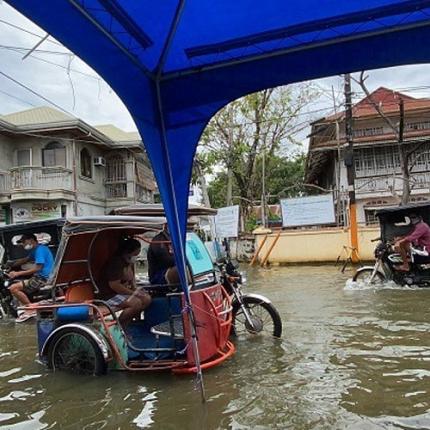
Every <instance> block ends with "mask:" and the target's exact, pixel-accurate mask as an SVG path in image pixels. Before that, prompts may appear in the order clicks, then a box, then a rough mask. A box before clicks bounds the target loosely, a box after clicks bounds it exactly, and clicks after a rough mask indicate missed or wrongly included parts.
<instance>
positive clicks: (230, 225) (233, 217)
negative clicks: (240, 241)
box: [215, 205, 239, 238]
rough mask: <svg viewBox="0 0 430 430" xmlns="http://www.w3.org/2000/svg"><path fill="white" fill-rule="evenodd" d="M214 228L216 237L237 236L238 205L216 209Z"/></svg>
mask: <svg viewBox="0 0 430 430" xmlns="http://www.w3.org/2000/svg"><path fill="white" fill-rule="evenodd" d="M215 230H216V235H217V237H218V238H225V237H238V235H239V206H238V205H236V206H227V207H225V208H220V209H218V213H217V214H216V216H215Z"/></svg>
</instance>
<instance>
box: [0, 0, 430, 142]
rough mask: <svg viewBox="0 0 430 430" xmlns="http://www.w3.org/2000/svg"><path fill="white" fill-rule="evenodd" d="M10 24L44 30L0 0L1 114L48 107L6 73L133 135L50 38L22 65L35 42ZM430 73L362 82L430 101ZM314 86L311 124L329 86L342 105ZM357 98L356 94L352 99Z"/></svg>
mask: <svg viewBox="0 0 430 430" xmlns="http://www.w3.org/2000/svg"><path fill="white" fill-rule="evenodd" d="M5 22H7V23H9V24H6V23H5ZM11 24H12V25H13V26H18V27H22V28H24V29H25V30H27V31H29V32H32V33H36V34H37V35H39V36H40V37H43V36H44V35H45V33H44V32H43V30H41V29H40V28H38V27H37V26H36V25H34V24H33V23H32V22H31V21H29V20H28V19H26V18H24V17H23V16H22V15H20V14H19V13H18V12H16V11H15V10H14V9H12V8H11V7H10V6H9V5H7V4H6V3H4V2H2V1H1V0H0V115H1V114H7V113H11V112H16V111H20V110H24V109H28V108H31V107H33V106H41V105H49V103H47V102H46V101H44V100H42V99H40V98H38V97H37V96H35V95H34V94H31V92H29V91H28V90H26V89H24V88H20V87H19V86H18V85H17V84H15V83H14V82H12V81H11V80H9V79H7V78H6V77H5V76H4V75H2V74H6V75H9V76H10V77H12V78H13V79H16V80H17V81H19V82H21V83H23V84H25V85H26V86H28V87H30V88H32V89H33V90H34V91H36V92H38V93H40V94H41V95H43V96H44V97H46V98H47V99H49V100H50V101H52V102H53V103H55V104H57V105H58V106H61V107H62V108H63V109H64V110H65V111H67V112H69V113H71V114H73V115H74V116H76V117H79V118H81V119H83V120H84V121H86V122H88V123H89V124H92V125H99V124H105V123H112V124H114V125H116V126H117V127H120V128H122V129H124V130H126V131H132V130H135V125H134V123H133V120H132V119H131V117H130V115H129V113H128V111H127V109H126V108H125V106H124V105H123V104H122V102H121V101H120V100H119V98H118V97H117V96H116V95H115V94H114V93H113V91H112V90H111V89H110V88H109V86H108V85H107V84H106V83H105V82H104V81H103V80H102V79H101V78H100V77H98V75H97V74H96V73H95V72H94V71H93V70H92V69H91V68H89V67H88V66H87V65H86V64H84V63H83V62H82V61H80V60H79V58H77V57H75V56H73V55H72V54H71V53H70V52H69V51H68V50H67V49H65V48H64V47H62V46H61V45H59V44H58V42H55V41H54V39H52V38H49V39H48V41H46V42H44V43H43V44H42V45H41V46H40V48H39V50H40V51H38V52H36V53H34V54H32V55H31V56H30V57H28V58H27V59H25V60H22V57H23V56H24V54H25V52H26V51H25V50H22V49H20V48H26V49H29V48H32V47H33V46H34V45H35V44H36V43H37V42H38V41H39V40H40V37H38V36H37V35H32V34H29V33H26V32H24V31H22V30H19V29H18V28H14V27H13V26H11ZM42 51H45V52H42ZM46 51H49V52H46ZM47 62H50V63H47ZM51 63H55V64H51ZM429 72H430V66H428V65H424V66H423V65H420V66H404V67H398V68H392V69H381V70H376V71H372V72H369V79H368V81H367V83H368V86H369V89H370V90H374V89H376V88H377V87H379V86H385V87H388V88H391V89H394V90H399V91H403V92H405V93H407V94H409V95H411V96H413V97H430V83H429V76H430V74H429ZM314 82H315V83H316V85H318V86H319V88H320V89H321V90H322V93H321V96H320V98H319V99H318V100H315V102H314V103H313V104H312V105H310V106H309V107H308V108H307V110H308V111H309V112H311V114H310V116H309V118H310V119H317V118H319V117H322V116H325V115H329V114H331V113H332V111H333V99H332V96H331V92H332V89H331V88H332V86H333V88H334V91H335V95H336V97H337V99H338V102H339V103H341V102H342V81H341V79H340V77H333V78H327V79H321V80H318V81H314ZM361 96H362V95H361V94H360V93H358V91H357V94H356V96H355V100H358V99H359V98H361ZM301 137H302V136H301Z"/></svg>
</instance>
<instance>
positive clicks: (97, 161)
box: [94, 157, 106, 167]
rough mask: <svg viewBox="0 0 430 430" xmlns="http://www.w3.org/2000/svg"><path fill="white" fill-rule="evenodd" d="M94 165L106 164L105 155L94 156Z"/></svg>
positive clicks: (102, 165) (103, 165)
mask: <svg viewBox="0 0 430 430" xmlns="http://www.w3.org/2000/svg"><path fill="white" fill-rule="evenodd" d="M94 166H101V167H105V166H106V160H105V159H104V158H103V157H94Z"/></svg>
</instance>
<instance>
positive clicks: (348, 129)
mask: <svg viewBox="0 0 430 430" xmlns="http://www.w3.org/2000/svg"><path fill="white" fill-rule="evenodd" d="M344 92H345V138H346V143H347V149H346V151H345V158H344V160H345V167H346V171H347V178H348V198H349V232H350V238H351V247H352V248H355V250H356V252H352V260H353V261H354V262H357V253H358V228H357V206H356V202H355V186H354V182H355V166H354V144H353V134H352V126H353V125H352V122H353V117H352V95H351V75H350V74H349V73H346V74H345V75H344Z"/></svg>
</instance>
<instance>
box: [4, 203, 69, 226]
mask: <svg viewBox="0 0 430 430" xmlns="http://www.w3.org/2000/svg"><path fill="white" fill-rule="evenodd" d="M12 215H13V222H26V221H36V220H43V219H49V218H60V217H61V205H60V204H59V203H58V202H56V201H52V202H49V201H37V202H32V203H27V202H25V203H17V205H16V206H12Z"/></svg>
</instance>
